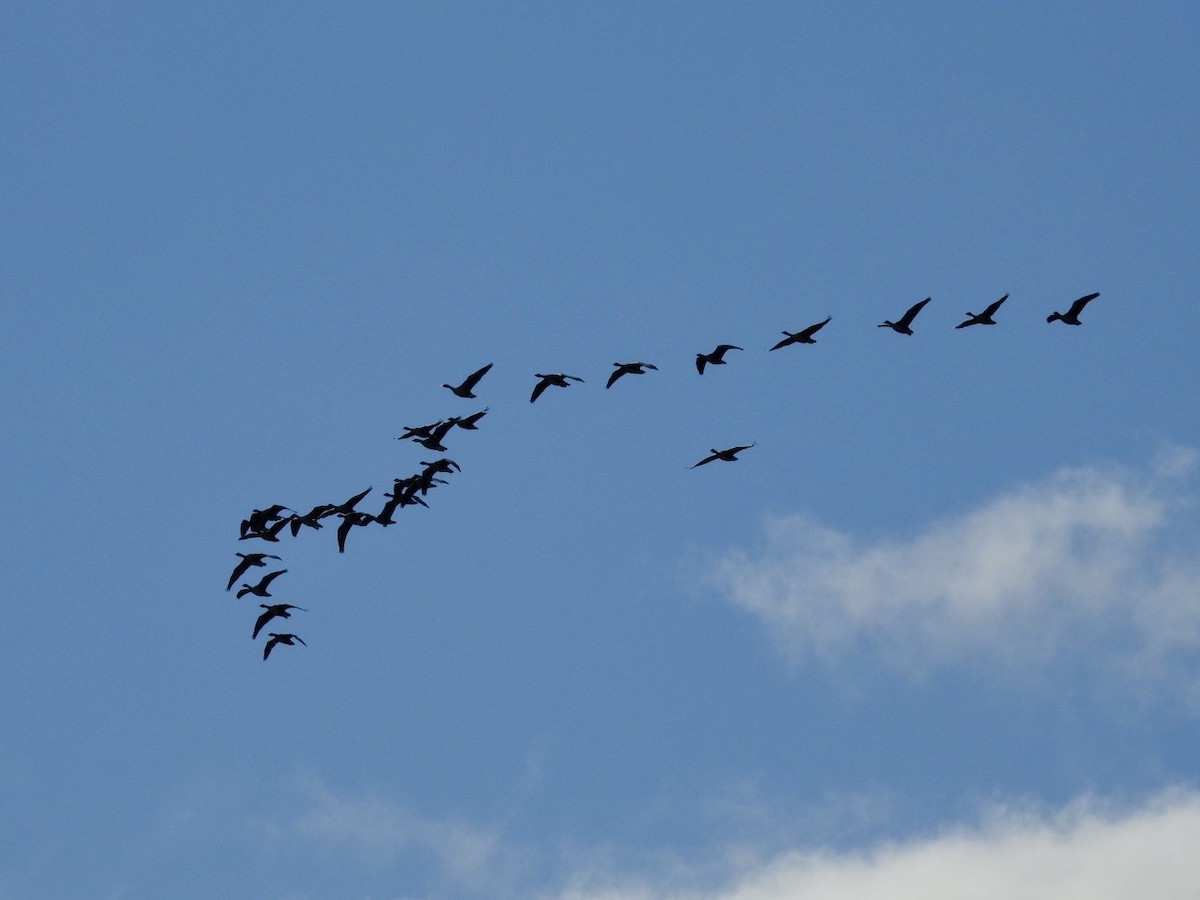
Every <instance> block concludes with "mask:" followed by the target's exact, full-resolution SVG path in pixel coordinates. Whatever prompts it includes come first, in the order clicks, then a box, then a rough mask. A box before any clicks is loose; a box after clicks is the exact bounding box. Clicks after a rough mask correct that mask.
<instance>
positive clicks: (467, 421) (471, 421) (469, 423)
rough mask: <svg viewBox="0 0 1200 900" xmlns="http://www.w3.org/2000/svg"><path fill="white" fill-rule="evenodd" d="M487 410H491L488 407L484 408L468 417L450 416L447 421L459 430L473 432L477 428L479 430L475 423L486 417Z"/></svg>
mask: <svg viewBox="0 0 1200 900" xmlns="http://www.w3.org/2000/svg"><path fill="white" fill-rule="evenodd" d="M489 409H491V407H490V406H485V407H484V408H483V409H481V410H480V411H479V412H477V413H471V415H469V416H462V417H460V416H451V417H450V418H449V419H447V421H448V422H451V423H452V424H454V425H457V426H458V427H459V428H465V429H466V430H467V431H475V430H476V429H477V428H479V426H478V425H477V424H476V423H477V422H478V421H479V420H480V419H482V418H483V417H484V416H486V415H487V411H488V410H489Z"/></svg>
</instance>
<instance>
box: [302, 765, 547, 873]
mask: <svg viewBox="0 0 1200 900" xmlns="http://www.w3.org/2000/svg"><path fill="white" fill-rule="evenodd" d="M303 791H304V794H305V795H306V797H307V800H308V807H309V808H308V809H307V811H306V812H304V813H302V814H301V815H300V816H298V817H297V818H296V819H294V820H293V822H292V824H291V828H290V830H291V831H293V832H295V833H297V834H299V835H302V836H305V837H308V838H310V839H313V840H315V841H317V842H318V843H320V844H322V845H325V846H329V847H334V848H338V849H342V850H349V851H350V852H351V853H353V854H354V855H356V856H359V857H360V858H363V859H365V860H368V861H370V862H373V863H376V864H383V865H389V864H392V863H395V862H396V861H397V860H398V859H399V858H401V857H403V856H405V855H406V854H411V853H414V852H415V853H417V854H422V855H425V856H427V857H430V858H432V860H433V862H434V863H435V867H436V869H437V870H438V871H439V872H440V873H441V874H442V876H443V877H444V878H445V879H446V880H447V881H448V882H450V883H451V884H453V885H455V886H457V888H459V889H460V890H461V891H463V892H471V893H482V894H484V895H491V896H498V895H500V894H507V890H506V888H507V886H508V885H510V884H511V883H512V882H513V881H514V880H515V879H516V878H518V877H519V875H520V873H521V872H522V870H524V869H525V868H527V866H528V863H529V859H528V858H527V856H526V854H525V853H523V852H522V851H519V850H518V849H516V848H515V847H513V846H511V845H510V844H508V843H506V842H505V841H504V840H503V839H502V837H501V834H500V831H499V830H498V829H496V828H479V827H476V826H473V825H470V824H467V823H463V822H453V821H445V820H438V819H431V818H426V817H423V816H420V815H417V814H415V813H413V812H412V811H410V810H409V809H407V808H406V807H404V806H402V805H400V804H398V803H395V802H392V801H389V800H386V799H382V798H380V797H377V796H374V795H371V794H360V795H357V796H347V795H341V794H338V793H336V792H334V791H332V790H331V789H329V788H328V787H326V786H325V785H323V784H322V783H320V782H319V781H316V780H307V781H306V783H305V784H304V786H303Z"/></svg>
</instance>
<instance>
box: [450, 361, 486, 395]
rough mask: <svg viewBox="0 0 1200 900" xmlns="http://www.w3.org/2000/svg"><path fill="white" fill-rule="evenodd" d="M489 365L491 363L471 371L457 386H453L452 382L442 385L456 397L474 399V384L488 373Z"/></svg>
mask: <svg viewBox="0 0 1200 900" xmlns="http://www.w3.org/2000/svg"><path fill="white" fill-rule="evenodd" d="M491 367H492V364H491V363H488V364H487V365H486V366H484V367H483V368H482V369H478V370H477V371H475V372H472V373H471V374H470V375H468V376H467V377H466V380H465V381H463V383H462V384H460V385H459V386H458V387H455V386H454V385H452V384H443V385H442V387H444V388H449V389H450V391H451V393H453V394H454V395H455V396H456V397H462V398H463V399H465V400H473V399H475V394H474V390H475V385H477V384H479V379H480V378H482V377H483V376H484V375H486V374H487V373H488V369H490V368H491Z"/></svg>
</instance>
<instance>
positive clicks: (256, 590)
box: [237, 569, 287, 598]
mask: <svg viewBox="0 0 1200 900" xmlns="http://www.w3.org/2000/svg"><path fill="white" fill-rule="evenodd" d="M286 571H287V569H278V570H276V571H274V572H271V573H269V574H267V575H264V576H263V577H262V580H261V581H259V583H258V584H256V585H253V586H252V585H249V584H246V583H245V582H242V589H241V590H240V591H238V592H237V595H238V597H239V598H241V597H245V596H246V595H247V594H253V595H254V596H255V597H270V596H271V592H270V591H268V590H267V588H269V587H270V586H271V582H272V581H274V580H275V579H276V578H278V577H279V576H280V575H282V574H283V573H284V572H286Z"/></svg>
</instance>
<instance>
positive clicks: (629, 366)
mask: <svg viewBox="0 0 1200 900" xmlns="http://www.w3.org/2000/svg"><path fill="white" fill-rule="evenodd" d="M613 365H614V366H616V367H617V368H616V370H615V371H614V372H613V373H612V374H611V375H609V376H608V384H606V385H604V387H605V388H606V389H607V388H610V387H612V386H613V383H614V382H615V381H616V380H617V379H618V378H620V377H621V376H622V375H645V374H646V370H647V369H653V370H654V371H656V372H657V371H658V366H655V365H651V364H650V363H648V362H627V363H619V362H618V363H613Z"/></svg>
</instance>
